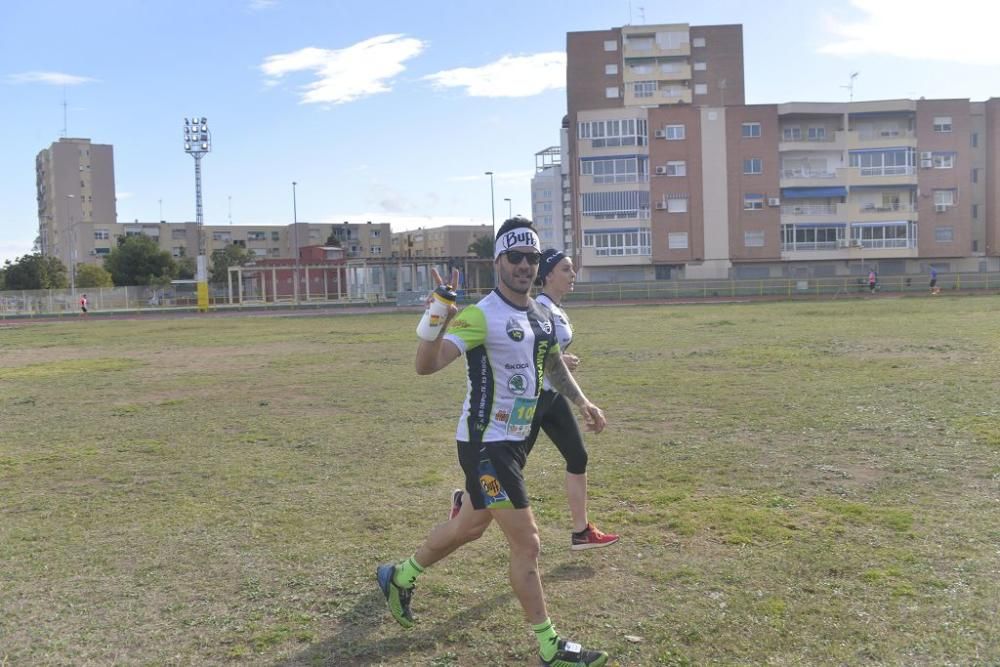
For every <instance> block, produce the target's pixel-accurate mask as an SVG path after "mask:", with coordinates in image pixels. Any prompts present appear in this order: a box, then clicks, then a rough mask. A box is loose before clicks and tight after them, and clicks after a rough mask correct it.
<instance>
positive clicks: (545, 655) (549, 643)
mask: <svg viewBox="0 0 1000 667" xmlns="http://www.w3.org/2000/svg"><path fill="white" fill-rule="evenodd" d="M531 629H532V630H534V631H535V636H536V637H538V652H539V653H540V654H541V656H542V660H544V661H546V662H548V661H549V660H551V659H552V658H553V657H554V656H555V654H556V649H558V648H559V646H558V644H559V634H558V633H557V632H556V629H555V627H554V626H553V625H552V621H551V620H549V619H547V618H546V619H545V621H544V622H542V623H539V624H538V625H532V626H531Z"/></svg>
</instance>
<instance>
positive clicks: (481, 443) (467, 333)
mask: <svg viewBox="0 0 1000 667" xmlns="http://www.w3.org/2000/svg"><path fill="white" fill-rule="evenodd" d="M540 259H541V253H540V252H539V242H538V234H537V233H536V232H535V230H534V228H533V227H532V226H531V223H530V222H529V221H528V220H525V219H523V218H512V219H510V220H507V221H506V222H505V223H504V224H503V225H502V226H501V227H500V230H499V231H498V232H497V236H496V240H495V247H494V266H495V268H496V272H497V276H498V278H499V284H498V286H497V288H496V289H495V290H494V291H493V292H491V293H490V294H488V295H487V296H486V297H484V298H483V299H481V300H480V301H479V302H478V303H477V304H476V305H474V306H470V307H468V308H466V309H465V310H463V311H462V313H461V314H460V315H458V316H457V317H454V316H455V313H456V312H457V308H454V307H453V308H452V310H451V311H450V312H449V314H448V320H447V321H446V326H447V325H448V323H449V322H451V320H452V318H453V317H454V322H451V326H450V328H449V329H448V333H447V334H444V335H441V336H439V337H438V338H437V339H436V340H434V341H433V342H426V341H421V342H420V343H419V345H418V347H417V357H416V369H417V373H418V374H419V375H429V374H431V373H436V372H437V371H439V370H441V369H442V368H445V367H446V366H447V365H448V364H450V363H451V362H452V361H454V360H455V359H457V358H458V357H459V356H461V355H463V354H464V355H465V362H466V370H467V374H468V393H467V395H466V398H465V403H464V405H463V406H462V416H461V418H460V419H459V422H458V432H457V435H456V440H457V444H458V460H459V464H460V465H461V467H462V470H463V472H464V473H465V490H466V492H467V493H468V498H469V502H466V503H464V504H463V506H462V508H461V510H460V511H459V513H458V516H456V517H455V519H454V520H452V521H444V522H442V523H440V524H438V525H437V526H435V527H434V528H433V529H432V530H431V532H430V534H429V535H428V536H427V538H426V539H425V540H424V543H423V544H422V545H421V546H420V547H419V548H418V549H417V551H416V552H415V553H414V554H413V555H412V556H411V557H410V558H408V559H406V560H404V561H402V562H400V563H395V564H384V565H380V566H379V567H378V573H377V574H378V584H379V588H380V589H381V590H382V593H383V595H385V598H386V603H387V605H388V607H389V612H390V613H391V614H392V616H393V618H395V619H396V621H397V622H398V623H399V624H400V625H402V626H403V627H404V628H410V627H412V626H413V623H414V620H413V616H412V614H411V612H410V602H411V600H412V596H413V589H414V584H415V583H416V581H417V579H418V577H419V576H420V575H421V574H422V573H423V572H424V570H425V569H426V568H428V567H430V566H431V565H433V564H434V563H436V562H438V561H439V560H441V559H443V558H445V557H446V556H448V555H449V554H450V553H452V552H453V551H455V550H456V549H458V548H459V547H461V546H462V545H464V544H467V543H468V542H472V541H473V540H476V539H478V538H479V537H480V536H482V534H483V533H484V532H485V531H486V529H487V528H488V527H489V525H490V523H492V522H493V521H496V522H497V524H498V525H499V526H500V528H501V530H503V532H504V536H505V537H506V538H507V543H508V545H509V548H510V569H509V577H510V584H511V588H512V589H513V590H514V594H515V595H516V596H517V599H518V601H519V602H520V603H521V608H522V609H523V610H524V614H525V616H526V617H527V620H528V622H529V623H530V624H531V626H532V629H533V630H534V632H535V636H536V638H537V639H538V650H539V655H540V657H541V661H542V664H543V665H559V666H560V667H600V666H601V665H605V664H606V663H607V660H608V654H607V653H604V652H602V651H591V650H587V649H584V648H583V647H582V646H580V645H579V644H577V643H575V642H570V641H566V640H565V639H560V637H559V635H558V633H557V632H556V629H555V627H554V626H553V624H552V622H551V620H549V614H548V610H547V609H546V605H545V595H544V592H543V590H542V582H541V579H540V578H539V575H538V554H539V551H540V548H541V544H540V541H539V537H538V526H537V525H536V524H535V518H534V515H533V514H532V512H531V507H530V506H529V504H528V491H527V488H526V486H525V483H524V476H523V474H522V469H523V468H524V464H525V461H526V457H527V449H528V447H527V440H528V437H529V435H530V433H531V424H532V419H533V417H534V413H535V409H536V404H537V400H538V396H539V394H540V393H541V388H542V378H543V376H548V378H549V380H550V381H551V382H552V386H553V387H555V388H556V390H557V391H559V393H560V394H562V395H563V396H565V397H566V398H567V400H570V401H571V402H573V403H574V404H575V405H576V406H577V408H578V409H579V410H580V413H581V414H582V416H583V419H584V422H585V424H586V425H587V429H588V430H592V431H594V432H595V433H600V432H601V431H602V430H603V429H604V427H605V425H606V424H607V422H606V420H605V418H604V413H603V412H601V410H600V408H598V407H597V406H596V405H594V404H593V403H591V402H590V401H589V400H587V398H586V396H584V394H583V392H582V391H581V390H580V387H579V386H577V384H576V381H575V380H574V379H573V376H572V374H571V373H570V372H569V370H568V369H567V368H566V365H565V364H564V363H563V360H562V355H561V354H560V352H559V343H558V342H557V340H556V332H555V326H554V324H553V322H552V319H551V317H550V315H549V313H548V312H547V311H545V310H544V309H542V308H541V307H539V306H538V304H536V303H535V302H534V301H533V300H532V299H531V298H530V297H529V296H528V293H529V292H530V290H531V285H532V283H533V282H534V280H535V276H536V275H537V272H538V262H539V260H540ZM456 274H457V272H455V273H453V275H452V283H453V284H454V282H455V281H456V280H457V278H458V276H457V275H456ZM434 278H435V280H436V281H437V282H438V283H439V284H440V283H441V282H442V281H441V277H440V276H439V275H438V274H437V273H436V272H435V274H434ZM442 331H444V328H442Z"/></svg>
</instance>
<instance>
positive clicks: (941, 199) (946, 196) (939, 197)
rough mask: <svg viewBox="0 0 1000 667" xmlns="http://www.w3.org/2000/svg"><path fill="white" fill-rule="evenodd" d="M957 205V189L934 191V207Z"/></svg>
mask: <svg viewBox="0 0 1000 667" xmlns="http://www.w3.org/2000/svg"><path fill="white" fill-rule="evenodd" d="M954 205H955V191H954V190H935V191H934V207H935V208H943V207H948V206H954Z"/></svg>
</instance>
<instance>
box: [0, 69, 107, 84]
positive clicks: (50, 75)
mask: <svg viewBox="0 0 1000 667" xmlns="http://www.w3.org/2000/svg"><path fill="white" fill-rule="evenodd" d="M96 81H97V79H92V78H90V77H89V76H77V75H75V74H64V73H63V72H21V73H20V74H10V75H8V76H7V83H42V84H45V85H49V86H80V85H83V84H85V83H95V82H96Z"/></svg>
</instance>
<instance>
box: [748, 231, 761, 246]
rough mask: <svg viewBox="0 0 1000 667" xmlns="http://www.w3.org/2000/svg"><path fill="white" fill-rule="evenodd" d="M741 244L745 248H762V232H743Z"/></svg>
mask: <svg viewBox="0 0 1000 667" xmlns="http://www.w3.org/2000/svg"><path fill="white" fill-rule="evenodd" d="M743 246H744V247H746V248H763V247H764V232H763V231H759V232H743Z"/></svg>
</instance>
